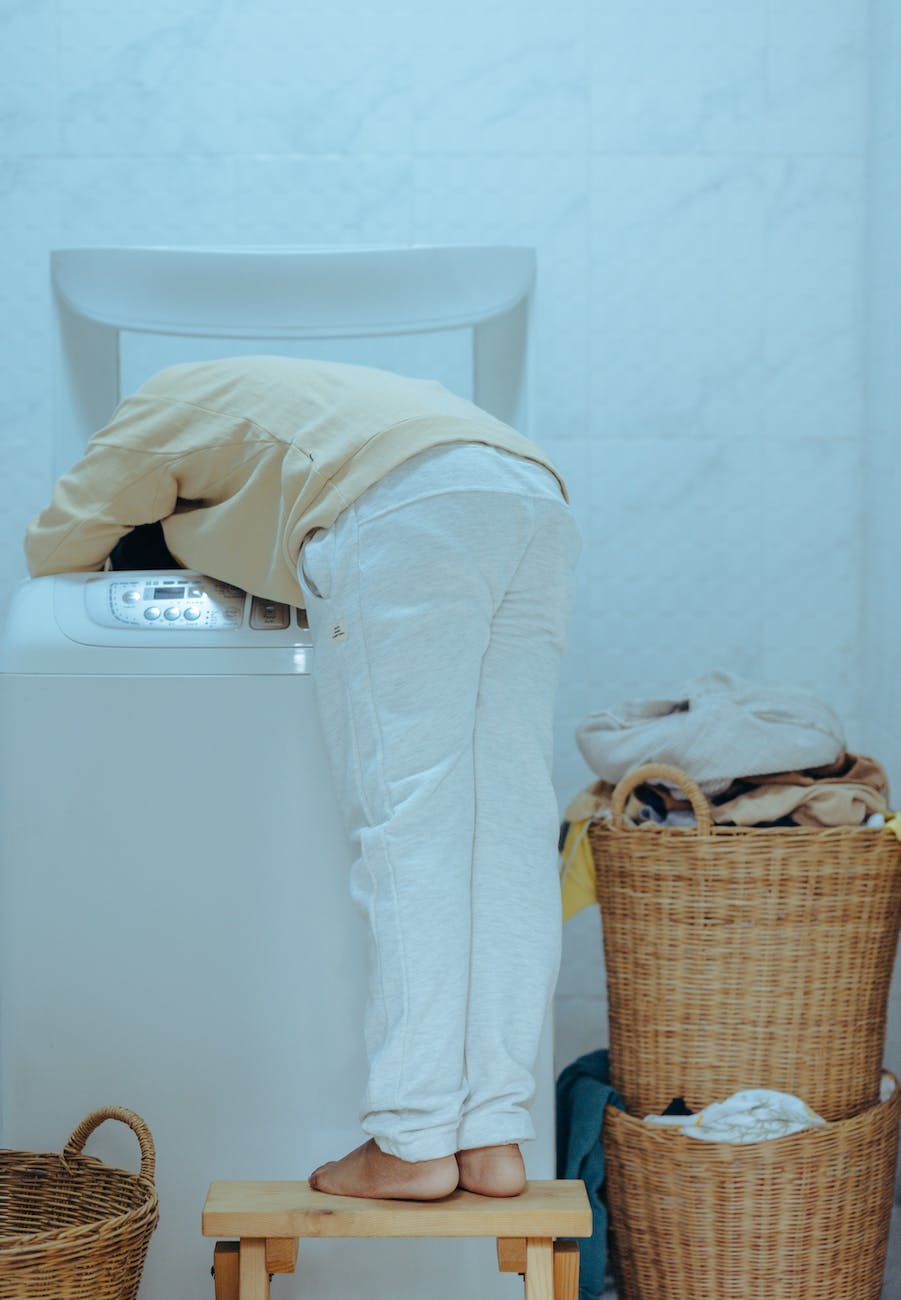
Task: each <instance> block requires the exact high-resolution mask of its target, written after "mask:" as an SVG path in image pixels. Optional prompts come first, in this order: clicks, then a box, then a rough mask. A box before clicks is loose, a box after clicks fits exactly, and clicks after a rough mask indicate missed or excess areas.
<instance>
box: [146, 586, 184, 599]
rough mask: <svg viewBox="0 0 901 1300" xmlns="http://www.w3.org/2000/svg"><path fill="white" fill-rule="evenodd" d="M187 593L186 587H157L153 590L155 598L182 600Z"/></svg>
mask: <svg viewBox="0 0 901 1300" xmlns="http://www.w3.org/2000/svg"><path fill="white" fill-rule="evenodd" d="M184 594H185V589H184V587H156V588H155V589H154V592H153V599H154V600H181V598H182V596H184Z"/></svg>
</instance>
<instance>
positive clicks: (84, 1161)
mask: <svg viewBox="0 0 901 1300" xmlns="http://www.w3.org/2000/svg"><path fill="white" fill-rule="evenodd" d="M36 1162H40V1163H43V1164H45V1165H49V1164H51V1163H52V1162H56V1164H57V1165H58V1166H59V1168H60V1169H61V1170H62V1171H63V1172H66V1164H67V1162H68V1164H70V1165H71V1164H72V1163H75V1164H79V1165H82V1166H88V1167H93V1168H101V1169H103V1171H104V1173H106V1174H111V1173H112V1174H115V1175H117V1176H119V1177H121V1178H123V1179H125V1180H127V1181H130V1182H132V1183H137V1184H138V1186H139V1187H142V1188H143V1189H144V1190H145V1191H146V1192H147V1196H146V1197H145V1198H144V1200H143V1201H141V1202H140V1203H139V1204H138V1205H135V1206H133V1207H132V1208H131V1209H130V1210H125V1211H123V1212H122V1213H121V1214H115V1215H106V1216H102V1217H101V1218H98V1219H91V1220H89V1221H87V1222H85V1223H77V1224H72V1225H71V1226H69V1227H65V1228H46V1229H44V1230H43V1231H42V1232H25V1233H22V1232H20V1233H12V1234H8V1235H0V1253H2V1254H5V1255H12V1254H14V1253H15V1252H16V1251H23V1252H25V1251H29V1250H34V1249H35V1248H36V1247H39V1246H43V1247H46V1248H52V1247H53V1246H59V1247H63V1246H67V1245H70V1244H72V1243H75V1242H78V1241H80V1240H81V1238H83V1237H88V1236H96V1235H97V1233H98V1232H99V1231H100V1229H101V1228H106V1229H107V1230H109V1231H115V1230H116V1229H118V1228H121V1227H123V1226H124V1225H125V1224H126V1223H128V1222H129V1220H131V1219H134V1218H137V1217H139V1216H140V1215H142V1214H146V1213H147V1212H148V1210H151V1209H152V1210H153V1211H158V1209H159V1195H158V1193H157V1190H156V1185H155V1184H154V1182H153V1181H152V1180H151V1179H149V1178H144V1177H142V1176H141V1175H140V1174H136V1173H133V1172H132V1170H130V1169H119V1168H117V1167H116V1166H115V1165H108V1164H106V1163H105V1161H103V1160H98V1159H97V1157H96V1156H86V1155H82V1154H78V1155H71V1154H70V1155H69V1156H68V1157H67V1160H66V1161H64V1160H63V1158H62V1156H61V1155H60V1153H59V1152H54V1151H15V1150H9V1149H4V1150H0V1163H7V1164H8V1165H9V1166H11V1167H14V1166H15V1165H16V1164H17V1163H21V1164H23V1165H25V1164H34V1163H36Z"/></svg>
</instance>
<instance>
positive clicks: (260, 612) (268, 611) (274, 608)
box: [250, 596, 291, 631]
mask: <svg viewBox="0 0 901 1300" xmlns="http://www.w3.org/2000/svg"><path fill="white" fill-rule="evenodd" d="M290 622H291V611H290V610H289V609H288V606H287V605H282V604H280V603H279V602H278V601H276V600H266V599H265V598H264V597H262V596H254V598H253V601H252V602H251V606H250V626H251V627H253V628H265V627H269V628H275V629H276V630H277V631H282V630H283V629H284V628H286V627H288V626H289V625H290Z"/></svg>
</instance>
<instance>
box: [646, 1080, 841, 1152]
mask: <svg viewBox="0 0 901 1300" xmlns="http://www.w3.org/2000/svg"><path fill="white" fill-rule="evenodd" d="M645 1120H646V1122H647V1123H648V1124H660V1125H666V1126H667V1127H671V1128H679V1129H681V1130H682V1132H683V1133H684V1134H685V1136H686V1137H693V1138H700V1139H701V1140H702V1141H704V1142H764V1141H766V1140H767V1139H768V1138H780V1137H788V1135H789V1134H790V1133H800V1132H801V1130H802V1129H805V1128H825V1127H826V1125H827V1122H828V1121H826V1120H825V1119H823V1117H822V1116H821V1115H818V1114H817V1113H816V1111H813V1110H811V1109H810V1107H809V1106H808V1105H807V1103H806V1102H803V1101H802V1100H801V1098H800V1097H795V1096H793V1094H792V1093H790V1092H775V1091H773V1090H772V1089H771V1088H745V1089H744V1090H743V1091H742V1092H736V1093H733V1094H732V1096H731V1097H727V1098H726V1100H725V1101H715V1102H713V1103H712V1104H711V1105H710V1106H705V1107H704V1109H703V1110H699V1111H698V1112H697V1113H696V1114H694V1115H645Z"/></svg>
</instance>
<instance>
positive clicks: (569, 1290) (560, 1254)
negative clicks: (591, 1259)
mask: <svg viewBox="0 0 901 1300" xmlns="http://www.w3.org/2000/svg"><path fill="white" fill-rule="evenodd" d="M554 1300H579V1243H578V1242H577V1241H555V1242H554Z"/></svg>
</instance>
